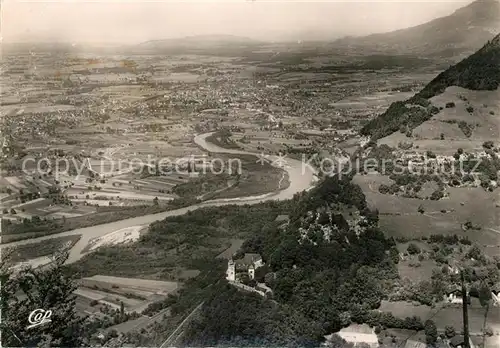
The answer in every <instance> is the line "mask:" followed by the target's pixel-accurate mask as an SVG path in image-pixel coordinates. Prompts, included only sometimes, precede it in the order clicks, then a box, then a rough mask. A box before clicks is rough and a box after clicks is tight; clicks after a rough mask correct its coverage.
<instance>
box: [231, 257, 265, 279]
mask: <svg viewBox="0 0 500 348" xmlns="http://www.w3.org/2000/svg"><path fill="white" fill-rule="evenodd" d="M262 266H264V262H263V261H262V257H261V256H260V255H259V254H251V253H247V254H245V256H243V258H241V259H238V260H233V259H230V260H229V261H228V262H227V271H226V279H227V280H229V281H233V282H234V281H236V274H237V273H247V274H248V276H249V277H250V279H255V270H256V269H257V268H259V267H262Z"/></svg>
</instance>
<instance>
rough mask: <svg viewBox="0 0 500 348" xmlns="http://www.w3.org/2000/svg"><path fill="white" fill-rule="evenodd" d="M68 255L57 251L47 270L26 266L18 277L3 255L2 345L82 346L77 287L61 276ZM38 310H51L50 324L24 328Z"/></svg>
mask: <svg viewBox="0 0 500 348" xmlns="http://www.w3.org/2000/svg"><path fill="white" fill-rule="evenodd" d="M68 255H69V254H68V252H67V251H62V252H59V253H57V254H56V255H54V256H53V262H52V263H51V264H50V265H49V266H48V267H44V268H43V269H41V268H37V269H33V268H31V267H27V268H24V269H23V270H21V271H19V272H18V273H17V274H14V273H13V272H12V271H11V270H10V269H9V267H10V264H9V262H8V257H7V258H5V256H4V255H3V256H4V257H3V258H2V263H1V264H0V275H1V281H2V287H1V292H0V293H1V299H0V301H1V302H0V304H1V310H2V324H1V329H2V342H1V343H2V345H3V346H8V347H34V346H46V347H78V346H82V345H83V344H84V342H83V341H82V340H83V339H82V333H83V318H79V317H78V316H77V315H76V311H75V300H76V296H75V295H73V291H74V290H75V289H76V285H75V283H74V282H73V280H72V279H71V278H69V277H67V276H66V275H65V274H64V273H63V264H64V262H65V261H66V260H67V258H68ZM19 294H22V295H23V296H19ZM38 308H40V309H45V310H51V311H52V316H51V318H50V319H51V320H52V321H51V322H50V323H47V324H44V325H40V326H37V327H35V328H31V329H27V320H28V317H29V315H30V313H31V312H32V311H33V310H34V309H38Z"/></svg>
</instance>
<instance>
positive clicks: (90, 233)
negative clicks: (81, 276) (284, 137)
mask: <svg viewBox="0 0 500 348" xmlns="http://www.w3.org/2000/svg"><path fill="white" fill-rule="evenodd" d="M212 134H213V133H206V134H201V135H197V136H196V137H195V138H194V142H195V143H196V144H197V145H198V146H200V147H202V148H203V149H205V150H206V151H208V152H211V153H225V154H234V155H254V156H256V157H257V156H258V154H255V153H251V152H247V151H241V150H233V149H224V148H222V147H219V146H217V145H214V144H212V143H209V142H208V141H207V140H206V138H207V137H209V136H210V135H212ZM265 159H266V161H267V162H269V163H271V164H272V165H275V166H278V167H282V168H283V169H284V170H286V171H287V173H288V178H289V181H290V186H288V187H287V188H286V189H284V190H281V191H277V192H271V193H268V194H264V195H260V196H248V197H242V198H231V199H215V200H209V201H205V202H202V203H199V204H194V205H191V206H189V207H184V208H180V209H175V210H170V211H166V212H162V213H156V214H149V215H144V216H139V217H135V218H129V219H124V220H119V221H115V222H111V223H106V224H101V225H96V226H92V227H85V228H78V229H75V230H71V231H66V232H61V233H56V234H52V235H50V236H44V237H39V238H33V239H27V240H21V241H17V242H12V243H6V244H2V245H1V247H15V246H18V245H23V244H29V243H36V242H40V241H43V240H47V239H51V238H56V237H63V236H71V235H78V234H79V235H81V236H82V237H81V238H80V240H79V241H78V242H77V243H76V244H75V245H74V246H73V248H71V250H70V254H69V258H68V260H67V261H66V263H73V262H76V261H78V260H80V259H81V258H82V257H83V256H85V255H86V254H87V253H82V250H83V249H84V248H85V246H86V245H87V244H88V243H89V241H90V240H91V239H93V238H96V237H102V236H105V235H107V234H108V233H112V232H114V231H117V230H120V229H123V228H129V227H134V226H147V225H149V224H151V223H152V222H154V221H157V220H163V219H165V218H166V217H169V216H179V215H184V214H186V213H188V212H190V211H193V210H196V209H199V208H203V207H214V206H223V205H229V204H235V205H245V204H257V203H261V202H265V201H270V200H286V199H291V198H292V197H293V196H294V195H295V194H296V193H298V192H302V191H304V190H309V189H310V188H312V187H313V186H314V184H315V182H316V176H315V174H316V173H315V170H314V169H313V168H312V166H309V165H307V163H303V162H302V161H299V160H296V159H291V158H284V159H283V157H282V158H279V157H278V156H268V157H266V158H265ZM259 160H261V159H258V160H257V161H259ZM272 162H275V163H274V164H273V163H272ZM35 260H37V259H34V260H30V261H28V262H31V261H35Z"/></svg>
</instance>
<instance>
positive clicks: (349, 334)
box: [337, 324, 379, 348]
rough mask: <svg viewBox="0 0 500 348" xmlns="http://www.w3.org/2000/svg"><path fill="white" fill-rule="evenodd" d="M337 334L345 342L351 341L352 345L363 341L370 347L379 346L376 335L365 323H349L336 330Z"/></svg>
mask: <svg viewBox="0 0 500 348" xmlns="http://www.w3.org/2000/svg"><path fill="white" fill-rule="evenodd" d="M337 335H339V336H340V337H342V338H343V339H344V340H345V341H346V342H349V343H353V344H354V346H356V345H360V344H362V343H364V344H365V345H366V344H367V345H369V346H370V347H371V348H377V347H379V342H378V337H377V335H376V334H375V332H374V331H373V329H372V328H371V327H370V326H368V325H367V324H361V325H360V324H351V325H349V326H348V327H345V328H343V329H342V330H340V331H339V332H337Z"/></svg>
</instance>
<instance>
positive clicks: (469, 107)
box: [466, 105, 474, 114]
mask: <svg viewBox="0 0 500 348" xmlns="http://www.w3.org/2000/svg"><path fill="white" fill-rule="evenodd" d="M466 110H467V112H468V113H469V114H472V113H473V112H474V107H472V106H471V105H469V106H468V107H467V108H466Z"/></svg>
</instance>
